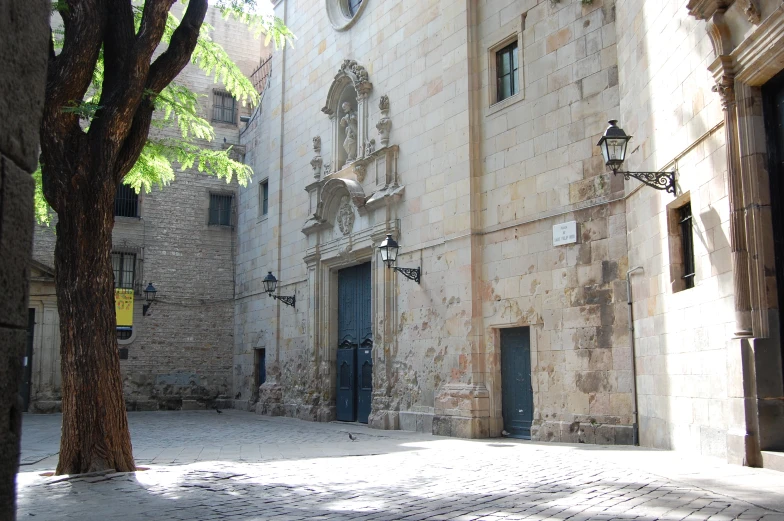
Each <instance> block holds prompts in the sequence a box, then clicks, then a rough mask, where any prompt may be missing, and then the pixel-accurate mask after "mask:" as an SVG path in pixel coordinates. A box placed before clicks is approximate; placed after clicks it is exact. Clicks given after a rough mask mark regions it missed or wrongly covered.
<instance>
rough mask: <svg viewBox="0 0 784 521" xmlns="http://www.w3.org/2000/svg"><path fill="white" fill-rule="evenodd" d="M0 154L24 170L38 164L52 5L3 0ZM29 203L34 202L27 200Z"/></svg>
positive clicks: (0, 52)
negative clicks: (39, 134)
mask: <svg viewBox="0 0 784 521" xmlns="http://www.w3.org/2000/svg"><path fill="white" fill-rule="evenodd" d="M0 13H3V16H0V34H3V35H5V37H4V38H3V44H2V45H0V63H2V64H3V70H4V74H2V75H0V92H3V93H4V95H3V96H2V97H0V121H2V131H0V152H2V153H4V154H6V155H7V156H8V157H9V158H11V159H12V160H13V161H14V162H15V163H16V164H18V165H19V166H20V167H21V168H23V169H24V170H27V171H28V172H32V171H34V170H35V168H36V164H37V163H38V132H39V127H40V125H41V116H42V113H43V104H44V88H45V86H46V66H47V60H48V53H47V49H48V48H49V38H50V36H49V4H48V3H47V2H43V1H41V0H36V1H29V2H15V1H13V0H2V1H0ZM24 201H25V203H27V204H28V206H30V201H29V200H27V199H25V200H24Z"/></svg>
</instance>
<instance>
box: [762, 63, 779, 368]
mask: <svg viewBox="0 0 784 521" xmlns="http://www.w3.org/2000/svg"><path fill="white" fill-rule="evenodd" d="M762 97H763V102H764V103H763V113H764V116H765V133H766V134H767V147H768V158H769V165H768V168H769V175H770V206H771V214H772V218H773V248H774V253H775V255H776V283H777V286H778V298H779V324H780V326H779V327H781V325H782V324H784V205H783V204H782V201H784V71H782V72H779V73H778V74H777V75H776V76H774V77H773V78H772V79H771V80H770V81H768V83H766V84H765V85H764V86H763V87H762ZM781 350H782V353H781V355H782V356H781V358H782V363H783V365H782V370H784V340H782V341H781Z"/></svg>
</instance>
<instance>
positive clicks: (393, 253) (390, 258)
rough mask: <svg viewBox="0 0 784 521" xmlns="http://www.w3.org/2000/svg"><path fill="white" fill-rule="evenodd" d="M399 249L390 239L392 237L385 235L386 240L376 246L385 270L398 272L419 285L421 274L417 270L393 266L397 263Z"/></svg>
mask: <svg viewBox="0 0 784 521" xmlns="http://www.w3.org/2000/svg"><path fill="white" fill-rule="evenodd" d="M399 249H400V246H398V244H397V241H395V239H393V238H392V235H390V234H387V237H386V239H384V240H383V241H381V244H379V246H378V251H379V252H380V253H381V260H382V261H384V264H386V266H387V268H391V269H393V270H395V271H399V272H400V273H402V274H403V275H404V276H405V277H406V278H407V279H411V280H413V281H414V282H416V283H417V284H419V278H420V275H421V272H420V270H419V268H399V267H397V266H395V261H397V251H398V250H399Z"/></svg>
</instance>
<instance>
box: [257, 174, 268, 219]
mask: <svg viewBox="0 0 784 521" xmlns="http://www.w3.org/2000/svg"><path fill="white" fill-rule="evenodd" d="M264 185H266V186H267V211H266V212H265V211H264V205H263V202H264V201H263V195H262V194H263V193H264ZM267 218H269V177H265V178H264V179H262V180H261V181H259V222H261V221H265V220H267Z"/></svg>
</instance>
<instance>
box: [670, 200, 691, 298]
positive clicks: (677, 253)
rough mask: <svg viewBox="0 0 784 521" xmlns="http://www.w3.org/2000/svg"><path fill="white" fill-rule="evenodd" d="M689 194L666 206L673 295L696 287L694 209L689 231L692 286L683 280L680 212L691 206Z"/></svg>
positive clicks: (683, 264) (683, 267) (683, 260)
mask: <svg viewBox="0 0 784 521" xmlns="http://www.w3.org/2000/svg"><path fill="white" fill-rule="evenodd" d="M691 202H692V201H691V192H686V193H685V194H683V195H681V196H679V197H678V198H676V199H675V200H674V201H672V202H671V203H669V204H668V205H667V210H666V211H667V242H668V246H669V247H668V251H669V254H670V287H671V288H672V292H673V293H680V292H681V291H684V290H687V289H692V288H696V287H697V259H696V255H695V252H694V208H693V207H692V211H691V222H692V225H691V230H692V237H691V239H692V241H691V243H692V252H691V253H692V263H693V266H694V275H693V276H692V279H691V280H692V285H691V286H689V285H688V283H687V282H686V279H685V278H684V277H685V276H686V275H687V273H685V271H684V270H685V266H686V263H685V259H684V251H683V234H682V227H681V219H680V211H681V209H682V208H683V207H685V206H686V205H691Z"/></svg>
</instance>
